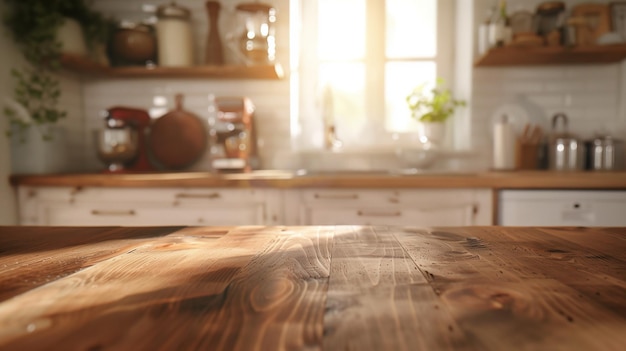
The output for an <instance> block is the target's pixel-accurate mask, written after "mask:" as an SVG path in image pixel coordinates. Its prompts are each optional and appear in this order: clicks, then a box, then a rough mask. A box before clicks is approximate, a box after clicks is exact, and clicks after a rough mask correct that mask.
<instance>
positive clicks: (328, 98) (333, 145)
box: [322, 84, 343, 151]
mask: <svg viewBox="0 0 626 351" xmlns="http://www.w3.org/2000/svg"><path fill="white" fill-rule="evenodd" d="M322 119H323V121H324V149H326V150H332V151H337V150H338V149H340V148H341V146H342V145H343V143H342V142H341V140H339V138H338V137H337V130H336V128H335V112H334V105H333V90H332V87H331V86H330V84H327V85H326V86H325V87H324V93H323V97H322Z"/></svg>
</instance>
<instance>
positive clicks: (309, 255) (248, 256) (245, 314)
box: [0, 227, 332, 350]
mask: <svg viewBox="0 0 626 351" xmlns="http://www.w3.org/2000/svg"><path fill="white" fill-rule="evenodd" d="M203 230H206V229H203V228H189V229H184V230H181V231H178V232H175V233H173V234H170V235H168V236H166V237H163V238H156V239H155V240H154V241H152V242H149V243H145V244H143V245H141V246H139V247H136V248H135V249H134V250H133V251H131V252H128V253H124V254H122V255H119V256H117V257H115V258H112V259H110V260H107V261H103V262H100V263H98V264H96V265H94V266H92V267H90V268H89V269H85V270H83V271H81V272H78V273H76V274H73V275H70V276H68V277H65V278H63V279H60V280H57V281H55V282H53V283H51V284H48V285H46V286H43V287H41V288H39V289H36V290H32V291H30V292H28V293H24V294H22V295H20V296H17V297H15V298H14V299H12V300H10V301H7V302H5V303H4V304H2V305H0V349H1V348H3V347H4V348H7V349H11V350H17V349H28V350H37V349H41V350H43V349H47V348H48V347H49V345H55V347H57V348H58V349H67V350H74V349H80V350H85V349H127V350H135V349H137V350H139V349H142V350H155V349H171V350H205V349H206V350H209V349H210V350H220V349H224V350H254V349H259V350H268V349H271V350H274V349H276V350H278V349H293V348H304V347H308V346H312V347H314V346H315V345H319V343H320V342H321V335H322V317H323V308H324V299H325V294H324V293H325V291H326V283H327V279H328V267H329V265H330V249H329V246H330V240H331V237H332V231H330V230H327V231H320V230H317V229H316V228H309V229H307V228H301V229H296V230H288V229H285V228H283V229H280V228H263V227H239V228H236V229H232V230H230V231H229V232H228V233H227V234H226V235H224V236H221V237H217V238H216V237H214V236H212V235H203ZM25 307H27V308H25ZM9 316H17V317H13V318H9ZM104 326H106V327H104Z"/></svg>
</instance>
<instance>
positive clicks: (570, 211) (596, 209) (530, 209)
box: [498, 190, 626, 227]
mask: <svg viewBox="0 0 626 351" xmlns="http://www.w3.org/2000/svg"><path fill="white" fill-rule="evenodd" d="M498 202H499V212H498V213H499V215H498V224H499V225H507V226H585V227H597V226H600V227H608V226H626V191H597V190H502V191H500V193H499V198H498Z"/></svg>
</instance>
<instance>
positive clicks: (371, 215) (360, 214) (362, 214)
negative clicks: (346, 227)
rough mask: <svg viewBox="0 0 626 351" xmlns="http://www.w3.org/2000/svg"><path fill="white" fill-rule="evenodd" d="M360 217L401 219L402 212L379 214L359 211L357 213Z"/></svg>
mask: <svg viewBox="0 0 626 351" xmlns="http://www.w3.org/2000/svg"><path fill="white" fill-rule="evenodd" d="M356 214H357V215H359V216H366V217H400V216H402V211H394V212H378V211H361V210H359V211H357V213H356Z"/></svg>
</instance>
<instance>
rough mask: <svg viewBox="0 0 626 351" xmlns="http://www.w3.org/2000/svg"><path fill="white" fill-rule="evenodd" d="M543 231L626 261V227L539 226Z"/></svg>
mask: <svg viewBox="0 0 626 351" xmlns="http://www.w3.org/2000/svg"><path fill="white" fill-rule="evenodd" d="M538 229H539V230H541V231H542V232H545V233H548V234H550V235H552V236H556V237H559V238H561V239H563V240H567V241H570V242H573V243H576V244H578V245H579V246H580V247H581V248H584V249H586V248H589V249H592V250H594V251H597V252H598V253H599V254H600V255H610V256H612V257H614V258H617V259H620V260H622V261H626V228H596V227H594V228H584V227H577V228H568V227H546V228H538Z"/></svg>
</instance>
